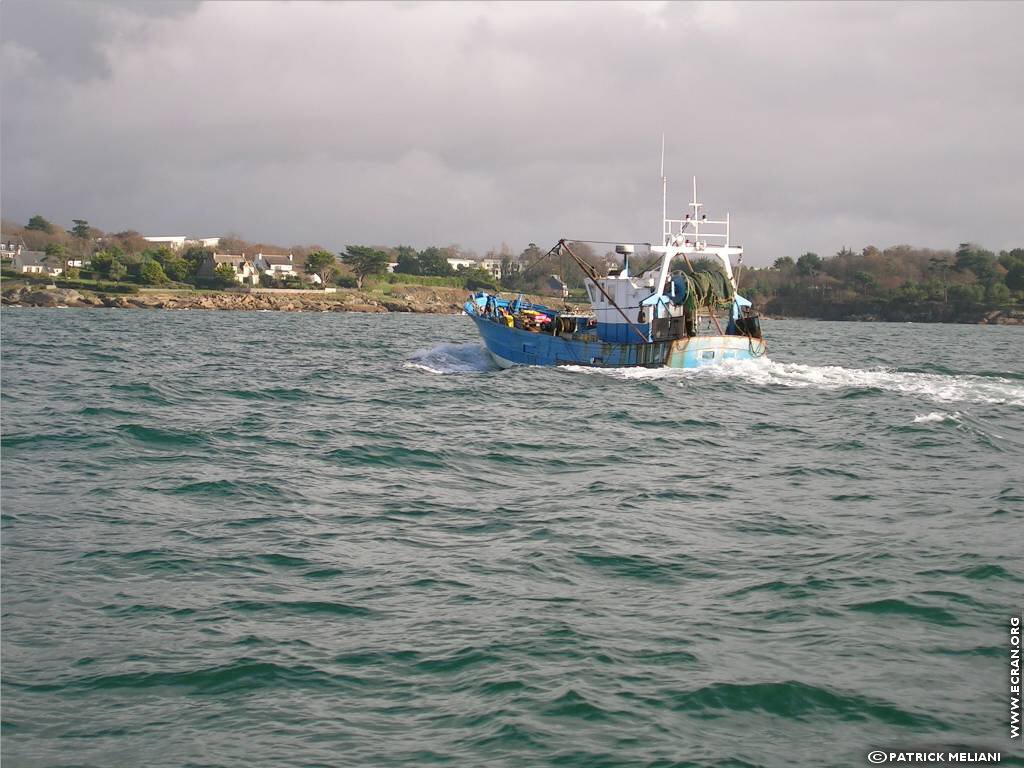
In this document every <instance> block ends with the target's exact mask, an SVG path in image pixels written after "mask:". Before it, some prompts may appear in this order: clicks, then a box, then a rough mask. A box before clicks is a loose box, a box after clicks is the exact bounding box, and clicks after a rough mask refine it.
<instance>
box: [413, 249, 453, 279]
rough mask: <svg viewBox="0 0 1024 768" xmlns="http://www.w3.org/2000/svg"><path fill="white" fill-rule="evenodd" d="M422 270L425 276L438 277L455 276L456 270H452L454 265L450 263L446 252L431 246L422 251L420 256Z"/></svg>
mask: <svg viewBox="0 0 1024 768" xmlns="http://www.w3.org/2000/svg"><path fill="white" fill-rule="evenodd" d="M419 262H420V269H422V270H423V271H422V273H421V274H424V275H434V276H436V277H450V276H451V275H454V274H455V270H454V269H452V265H451V264H449V263H448V258H447V257H446V255H445V253H444V251H442V250H441V249H440V248H435V247H434V246H430V247H429V248H424V249H423V250H422V251H420V255H419Z"/></svg>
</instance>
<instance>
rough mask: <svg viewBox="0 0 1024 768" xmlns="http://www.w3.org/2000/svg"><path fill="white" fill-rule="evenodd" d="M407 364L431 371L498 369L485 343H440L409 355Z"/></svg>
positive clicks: (485, 370)
mask: <svg viewBox="0 0 1024 768" xmlns="http://www.w3.org/2000/svg"><path fill="white" fill-rule="evenodd" d="M405 366H406V367H407V368H419V369H420V370H424V371H428V372H430V373H485V372H487V371H495V370H498V366H497V365H495V363H494V361H493V360H492V359H491V356H490V354H488V352H487V349H486V348H485V347H484V345H483V344H479V343H468V344H438V345H437V346H434V347H431V348H430V349H421V350H417V351H416V352H414V353H413V354H412V355H410V356H409V359H408V361H407V362H406V364H405Z"/></svg>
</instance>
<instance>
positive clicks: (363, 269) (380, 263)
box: [341, 245, 388, 288]
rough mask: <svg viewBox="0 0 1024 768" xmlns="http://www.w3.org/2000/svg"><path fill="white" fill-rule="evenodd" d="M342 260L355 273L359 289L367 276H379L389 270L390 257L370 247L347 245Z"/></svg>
mask: <svg viewBox="0 0 1024 768" xmlns="http://www.w3.org/2000/svg"><path fill="white" fill-rule="evenodd" d="M341 260H342V262H343V263H344V264H345V265H346V266H348V267H349V268H351V270H352V271H353V272H354V273H355V276H356V287H358V288H362V287H363V278H365V277H366V276H367V275H379V274H381V273H382V272H384V271H385V270H386V269H387V268H388V255H387V254H386V253H384V251H380V250H377V249H376V248H373V247H371V246H369V245H346V246H345V253H342V254H341Z"/></svg>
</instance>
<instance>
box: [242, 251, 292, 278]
mask: <svg viewBox="0 0 1024 768" xmlns="http://www.w3.org/2000/svg"><path fill="white" fill-rule="evenodd" d="M252 263H253V266H254V267H256V269H258V270H259V271H260V272H267V273H269V274H270V275H272V276H273V277H288V276H289V275H298V274H300V273H301V272H302V265H301V264H300V263H299V262H297V261H296V260H295V256H294V255H292V254H290V253H257V254H256V255H254V256H253V257H252Z"/></svg>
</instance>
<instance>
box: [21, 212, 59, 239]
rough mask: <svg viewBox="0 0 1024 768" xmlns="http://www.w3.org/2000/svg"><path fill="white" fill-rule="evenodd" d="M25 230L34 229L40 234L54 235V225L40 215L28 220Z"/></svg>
mask: <svg viewBox="0 0 1024 768" xmlns="http://www.w3.org/2000/svg"><path fill="white" fill-rule="evenodd" d="M25 229H34V230H36V231H39V232H45V233H46V234H48V235H52V234H53V224H51V223H50V222H48V221H47V220H46V219H44V218H43V217H42V216H40V215H39V214H38V213H37V214H36V215H35V216H33V217H32V218H31V219H29V220H28V224H26V225H25Z"/></svg>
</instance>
